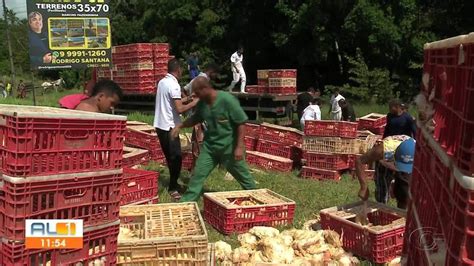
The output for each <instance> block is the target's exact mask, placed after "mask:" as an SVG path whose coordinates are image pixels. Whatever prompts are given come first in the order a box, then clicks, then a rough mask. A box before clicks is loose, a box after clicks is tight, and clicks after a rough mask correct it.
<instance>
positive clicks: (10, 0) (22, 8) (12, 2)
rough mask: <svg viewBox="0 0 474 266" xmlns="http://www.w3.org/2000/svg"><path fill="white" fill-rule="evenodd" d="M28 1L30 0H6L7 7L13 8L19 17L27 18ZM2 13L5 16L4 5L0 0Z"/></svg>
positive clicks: (0, 12) (0, 11)
mask: <svg viewBox="0 0 474 266" xmlns="http://www.w3.org/2000/svg"><path fill="white" fill-rule="evenodd" d="M26 1H28V0H5V4H6V5H7V8H9V9H13V11H14V12H15V13H16V15H17V16H18V17H19V18H26ZM0 6H1V8H0V14H1V16H2V17H3V6H2V5H1V0H0Z"/></svg>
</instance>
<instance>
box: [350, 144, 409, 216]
mask: <svg viewBox="0 0 474 266" xmlns="http://www.w3.org/2000/svg"><path fill="white" fill-rule="evenodd" d="M414 156H415V140H414V139H413V138H411V137H409V136H406V135H397V136H390V137H386V138H384V139H383V140H382V141H381V142H380V143H378V144H376V145H375V146H374V147H373V148H372V149H371V150H369V151H367V152H366V153H365V154H363V155H362V156H360V157H358V158H357V159H356V175H357V178H358V179H359V183H360V190H359V197H360V198H361V199H362V200H364V201H366V200H367V199H368V198H369V190H368V188H367V180H366V176H365V170H364V167H363V165H364V164H368V165H370V164H372V163H374V162H377V161H378V162H379V163H380V164H382V165H384V166H385V167H387V168H388V169H391V170H392V171H393V172H394V177H393V178H394V183H393V195H394V197H395V199H396V200H397V207H398V208H400V209H406V207H407V204H408V182H409V179H410V178H411V173H412V171H413V159H414Z"/></svg>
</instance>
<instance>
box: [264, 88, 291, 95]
mask: <svg viewBox="0 0 474 266" xmlns="http://www.w3.org/2000/svg"><path fill="white" fill-rule="evenodd" d="M266 93H268V94H295V93H296V87H268V88H267V89H266Z"/></svg>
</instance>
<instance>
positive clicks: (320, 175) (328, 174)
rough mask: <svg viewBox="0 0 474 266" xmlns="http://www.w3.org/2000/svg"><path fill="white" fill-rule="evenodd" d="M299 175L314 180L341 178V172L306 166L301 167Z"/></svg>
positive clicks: (337, 179)
mask: <svg viewBox="0 0 474 266" xmlns="http://www.w3.org/2000/svg"><path fill="white" fill-rule="evenodd" d="M301 177H302V178H305V179H314V180H335V181H339V180H341V174H340V173H339V172H338V171H332V170H325V169H318V168H313V167H308V166H303V168H302V169H301Z"/></svg>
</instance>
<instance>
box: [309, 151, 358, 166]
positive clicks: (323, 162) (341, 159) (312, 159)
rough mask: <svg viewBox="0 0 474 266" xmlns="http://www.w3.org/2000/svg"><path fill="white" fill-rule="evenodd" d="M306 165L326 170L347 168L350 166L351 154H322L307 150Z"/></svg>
mask: <svg viewBox="0 0 474 266" xmlns="http://www.w3.org/2000/svg"><path fill="white" fill-rule="evenodd" d="M303 158H304V159H305V160H306V164H305V165H306V166H308V167H313V168H319V169H325V170H345V169H348V168H349V155H345V154H321V153H313V152H305V153H304V155H303Z"/></svg>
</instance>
